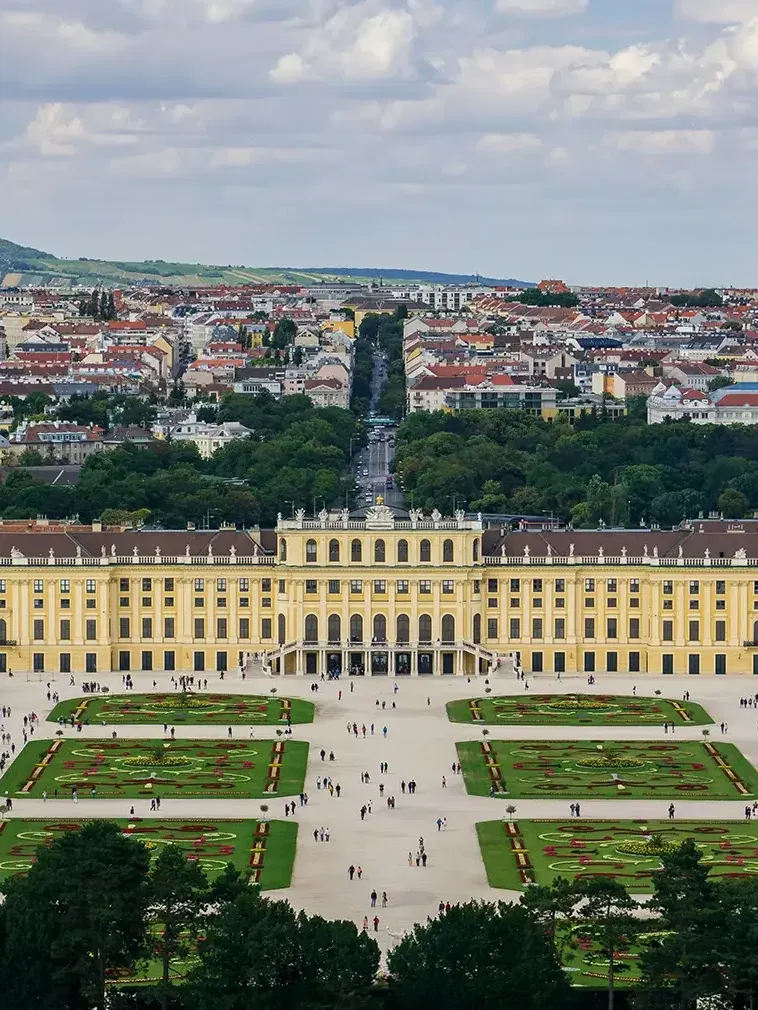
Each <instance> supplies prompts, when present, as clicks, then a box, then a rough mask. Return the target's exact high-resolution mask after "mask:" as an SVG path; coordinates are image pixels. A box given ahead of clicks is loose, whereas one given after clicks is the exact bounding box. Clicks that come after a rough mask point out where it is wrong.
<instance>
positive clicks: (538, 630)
mask: <svg viewBox="0 0 758 1010" xmlns="http://www.w3.org/2000/svg"><path fill="white" fill-rule="evenodd" d="M532 638H542V618H541V617H533V618H532Z"/></svg>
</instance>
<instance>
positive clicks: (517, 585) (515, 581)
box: [492, 579, 521, 593]
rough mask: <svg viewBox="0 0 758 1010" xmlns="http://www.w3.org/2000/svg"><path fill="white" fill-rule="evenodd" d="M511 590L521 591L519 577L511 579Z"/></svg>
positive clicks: (513, 591) (514, 591)
mask: <svg viewBox="0 0 758 1010" xmlns="http://www.w3.org/2000/svg"><path fill="white" fill-rule="evenodd" d="M492 581H493V582H494V581H495V580H494V579H493V580H492ZM496 591H497V590H495V592H496ZM511 592H512V593H520V592H521V580H520V579H511Z"/></svg>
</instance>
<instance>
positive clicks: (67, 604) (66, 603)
mask: <svg viewBox="0 0 758 1010" xmlns="http://www.w3.org/2000/svg"><path fill="white" fill-rule="evenodd" d="M36 602H37V601H36V600H35V603H36ZM39 602H40V603H42V600H40V601H39ZM89 602H90V600H87V603H89ZM60 605H61V610H71V600H70V599H69V597H68V596H64V597H63V598H62V599H61V601H60Z"/></svg>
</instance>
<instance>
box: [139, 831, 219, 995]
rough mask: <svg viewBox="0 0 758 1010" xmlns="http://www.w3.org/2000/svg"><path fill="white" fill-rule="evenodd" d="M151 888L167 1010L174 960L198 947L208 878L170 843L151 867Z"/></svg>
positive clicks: (150, 913) (162, 985)
mask: <svg viewBox="0 0 758 1010" xmlns="http://www.w3.org/2000/svg"><path fill="white" fill-rule="evenodd" d="M149 889H150V911H149V915H148V918H149V920H150V921H151V922H153V923H155V925H156V926H157V928H158V929H159V930H160V940H159V941H158V945H157V952H158V956H159V958H160V961H161V969H162V970H161V975H162V978H161V983H160V985H159V987H158V990H159V995H160V1003H161V1008H162V1010H166V1008H167V1007H168V1002H169V996H170V994H171V990H172V988H173V987H172V984H171V975H170V965H171V960H172V959H173V958H178V957H182V956H184V955H186V954H188V953H190V952H191V951H192V950H194V948H195V945H196V940H197V936H198V932H199V929H200V926H201V917H200V912H201V910H202V907H203V903H204V901H205V900H206V898H207V895H208V881H207V879H206V877H205V874H204V873H203V871H202V870H201V869H200V866H199V865H198V864H197V863H196V862H192V861H190V860H188V859H187V856H186V854H185V853H184V851H183V850H182V849H180V848H179V846H178V845H168V846H166V847H165V848H163V849H161V851H160V852H159V853H158V856H157V858H156V860H155V862H154V863H153V865H152V867H151V869H150V879H149Z"/></svg>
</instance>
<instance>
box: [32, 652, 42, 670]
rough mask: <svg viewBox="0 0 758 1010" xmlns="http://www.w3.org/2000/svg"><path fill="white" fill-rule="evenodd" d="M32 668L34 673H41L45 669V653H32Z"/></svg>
mask: <svg viewBox="0 0 758 1010" xmlns="http://www.w3.org/2000/svg"><path fill="white" fill-rule="evenodd" d="M32 668H33V670H34V672H35V673H42V671H43V670H44V669H45V653H44V652H35V653H33V655H32Z"/></svg>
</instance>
